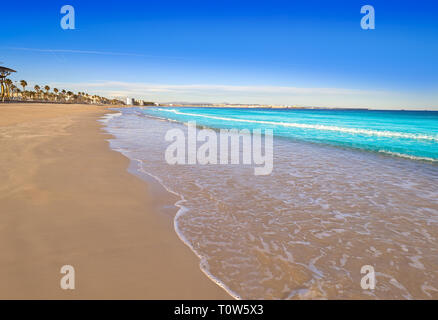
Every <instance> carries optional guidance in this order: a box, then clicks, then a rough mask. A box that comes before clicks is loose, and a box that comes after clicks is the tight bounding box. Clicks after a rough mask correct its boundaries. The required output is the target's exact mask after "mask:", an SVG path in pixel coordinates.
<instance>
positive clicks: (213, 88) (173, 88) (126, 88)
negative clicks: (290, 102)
mask: <svg viewBox="0 0 438 320" xmlns="http://www.w3.org/2000/svg"><path fill="white" fill-rule="evenodd" d="M64 85H69V86H80V87H89V88H101V89H105V88H106V89H114V88H117V90H118V91H119V92H126V94H127V95H129V94H145V93H148V92H175V93H178V92H223V93H250V94H280V95H284V94H289V95H291V94H292V95H370V94H372V95H381V94H386V93H387V92H385V91H372V90H358V89H345V88H300V87H287V86H233V85H217V84H153V83H137V82H119V81H102V82H87V83H64Z"/></svg>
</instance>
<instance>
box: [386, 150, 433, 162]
mask: <svg viewBox="0 0 438 320" xmlns="http://www.w3.org/2000/svg"><path fill="white" fill-rule="evenodd" d="M379 153H384V154H387V155H391V156H396V157H400V158H406V159H411V160H419V161H430V162H438V159H434V158H429V157H417V156H413V155H410V154H405V153H399V152H392V151H386V150H379Z"/></svg>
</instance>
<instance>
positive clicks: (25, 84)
mask: <svg viewBox="0 0 438 320" xmlns="http://www.w3.org/2000/svg"><path fill="white" fill-rule="evenodd" d="M20 85H21V86H22V87H23V91H25V90H26V86H27V82H26V80H20Z"/></svg>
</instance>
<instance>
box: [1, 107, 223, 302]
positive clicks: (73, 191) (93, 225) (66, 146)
mask: <svg viewBox="0 0 438 320" xmlns="http://www.w3.org/2000/svg"><path fill="white" fill-rule="evenodd" d="M107 112H108V111H107V109H106V108H105V107H100V106H84V105H37V104H29V105H26V104H0V150H1V152H0V167H1V171H0V252H1V256H0V299H229V298H231V297H230V296H229V295H228V294H227V293H226V292H225V291H224V290H223V289H222V288H220V287H219V286H217V285H216V284H214V283H213V282H212V281H211V280H209V279H208V278H207V277H206V276H205V275H204V274H203V273H202V272H201V271H200V269H199V261H198V259H197V257H196V256H195V255H194V254H193V253H192V252H191V250H190V249H189V248H188V247H186V246H185V245H184V244H183V243H182V242H181V241H180V239H179V238H178V236H177V235H176V233H175V231H174V228H173V225H172V224H173V214H174V213H175V212H176V208H171V209H167V210H163V209H162V208H163V206H164V205H165V204H172V203H174V202H175V199H173V198H172V196H171V195H169V194H168V193H166V192H164V191H163V192H161V193H159V195H157V192H154V193H153V196H151V188H152V187H153V188H155V189H156V188H157V187H156V186H151V183H146V182H144V181H142V180H140V179H139V178H138V177H136V176H133V175H131V174H129V173H128V172H127V168H128V166H129V160H128V159H127V158H125V157H124V156H122V155H121V154H119V153H118V152H115V151H112V150H110V148H109V146H108V142H107V141H106V140H107V139H110V138H111V136H110V135H108V134H105V132H104V131H103V130H102V125H101V124H100V123H99V122H98V121H97V119H98V118H100V117H102V116H103V115H104V114H105V113H107ZM63 265H72V266H73V267H74V268H75V272H76V282H75V286H76V289H75V290H62V289H61V288H60V279H61V278H62V276H63V275H62V274H61V273H60V269H61V267H62V266H63Z"/></svg>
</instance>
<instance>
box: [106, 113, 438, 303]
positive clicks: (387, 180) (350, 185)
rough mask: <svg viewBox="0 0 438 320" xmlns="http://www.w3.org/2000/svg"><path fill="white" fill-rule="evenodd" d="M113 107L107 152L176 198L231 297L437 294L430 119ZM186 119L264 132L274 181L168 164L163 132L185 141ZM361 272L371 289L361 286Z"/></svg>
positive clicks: (437, 156) (181, 216)
mask: <svg viewBox="0 0 438 320" xmlns="http://www.w3.org/2000/svg"><path fill="white" fill-rule="evenodd" d="M118 111H119V113H116V114H111V115H108V117H107V118H106V119H104V120H103V121H104V122H105V124H106V130H107V131H108V132H109V133H111V134H112V136H113V137H114V138H113V139H111V141H110V145H111V148H113V149H114V150H117V151H119V152H121V153H123V154H124V155H125V156H126V157H128V158H129V159H131V168H130V172H132V173H134V174H136V175H138V176H139V177H144V178H145V179H146V180H147V179H149V180H150V178H151V177H152V178H153V179H155V180H156V181H157V182H159V183H160V184H161V185H162V186H163V187H164V188H165V189H166V190H168V191H169V192H171V193H173V194H175V195H177V196H178V199H179V201H177V202H176V203H175V206H176V207H177V208H178V210H177V212H176V215H175V217H174V228H175V231H176V233H177V234H178V236H179V237H180V238H181V240H182V241H183V242H184V243H185V244H186V245H187V246H188V247H189V248H190V249H191V250H192V251H193V253H194V254H195V255H196V256H197V257H198V258H199V261H200V268H201V269H202V271H203V272H204V273H205V274H206V275H207V276H208V277H210V278H211V279H212V280H213V281H214V282H215V283H217V284H218V285H220V286H221V287H223V288H224V289H225V290H226V291H227V292H229V293H230V294H231V295H233V296H234V297H237V298H244V299H438V271H437V270H438V112H421V111H367V110H321V109H318V110H316V109H314V110H310V109H306V110H304V109H303V110H272V109H218V108H193V107H185V108H174V107H166V108H161V107H153V108H142V107H140V108H121V109H118ZM189 121H196V123H197V124H198V125H199V126H198V130H199V129H200V128H203V127H212V128H218V129H221V128H227V129H250V130H251V129H262V131H263V130H264V129H272V130H273V133H274V137H273V170H272V172H271V173H270V174H268V175H255V174H254V166H253V165H245V164H243V163H242V164H223V165H222V164H205V165H204V164H199V163H196V164H188V163H185V164H169V163H168V162H167V161H166V159H165V154H166V150H167V148H168V147H169V145H170V144H171V142H169V141H168V140H166V139H165V137H166V135H167V133H169V132H170V131H171V130H175V129H176V131H178V132H183V133H184V135H185V136H187V137H188V128H189V127H188V126H187V125H186V124H187V122H189ZM240 152H241V155H243V152H242V149H241V150H240ZM149 180H148V181H149ZM144 214H150V213H148V212H145V213H144ZM145 230H147V228H146V227H145ZM145 232H146V231H145ZM363 266H372V267H373V268H374V269H375V274H376V281H377V282H376V283H377V284H376V288H375V290H363V288H362V287H361V279H362V277H363V274H361V269H362V267H363Z"/></svg>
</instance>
